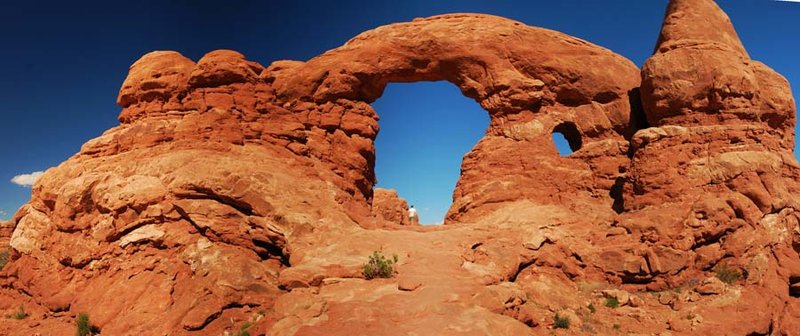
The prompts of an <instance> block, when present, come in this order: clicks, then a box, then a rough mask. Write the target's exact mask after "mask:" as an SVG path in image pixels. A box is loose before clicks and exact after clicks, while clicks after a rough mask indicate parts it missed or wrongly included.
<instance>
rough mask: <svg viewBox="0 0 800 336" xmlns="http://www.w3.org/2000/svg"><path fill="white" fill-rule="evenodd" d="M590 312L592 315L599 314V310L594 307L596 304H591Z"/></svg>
mask: <svg viewBox="0 0 800 336" xmlns="http://www.w3.org/2000/svg"><path fill="white" fill-rule="evenodd" d="M589 312H590V313H592V314H594V313H595V312H597V308H595V307H594V304H591V303H590V304H589Z"/></svg>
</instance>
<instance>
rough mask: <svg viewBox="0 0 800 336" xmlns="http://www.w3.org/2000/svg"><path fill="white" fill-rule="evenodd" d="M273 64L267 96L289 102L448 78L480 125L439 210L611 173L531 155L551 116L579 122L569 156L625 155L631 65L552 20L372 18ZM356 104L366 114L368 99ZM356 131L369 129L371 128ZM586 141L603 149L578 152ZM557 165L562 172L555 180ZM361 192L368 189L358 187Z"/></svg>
mask: <svg viewBox="0 0 800 336" xmlns="http://www.w3.org/2000/svg"><path fill="white" fill-rule="evenodd" d="M280 70H281V71H280V72H276V73H275V75H274V82H273V86H274V88H275V91H276V95H277V97H278V99H279V100H283V101H287V102H291V104H303V103H305V104H316V105H321V104H326V103H331V102H337V101H342V100H346V101H355V102H360V103H367V104H368V103H370V102H372V101H374V100H376V99H377V98H378V97H380V95H381V94H382V92H383V90H384V88H385V86H386V85H387V83H390V82H415V81H436V80H445V81H448V82H451V83H453V84H454V85H456V86H458V87H459V89H460V90H461V92H462V93H463V94H464V95H465V96H467V97H469V98H472V99H474V100H475V101H477V102H478V103H479V104H480V105H481V106H482V107H483V108H484V109H485V110H486V111H487V112H488V113H489V117H490V126H489V130H488V132H487V136H486V137H484V138H483V139H482V140H481V141H480V142H479V144H478V145H477V146H476V147H475V149H474V150H473V151H472V152H471V153H469V154H467V155H466V156H465V159H464V163H463V165H462V176H461V179H460V180H459V183H458V186H457V188H456V191H455V193H454V195H453V198H454V206H453V208H451V211H450V213H449V214H448V220H469V219H470V218H474V216H473V217H470V216H467V217H464V215H465V214H466V213H467V212H471V211H473V210H474V209H476V208H480V207H482V206H483V205H485V204H488V203H497V202H498V200H499V201H516V200H520V199H525V198H527V199H532V200H535V201H536V202H543V203H551V201H552V200H553V197H554V195H556V194H558V192H556V190H561V191H566V190H574V189H576V188H577V189H585V190H588V189H594V187H596V186H594V185H593V186H579V185H580V184H581V183H582V182H580V181H581V180H585V179H584V178H583V176H585V175H587V174H588V175H596V176H602V177H603V178H602V179H601V180H602V182H600V184H601V185H600V186H599V187H600V188H602V189H608V188H610V186H611V185H612V184H613V179H614V178H616V176H610V175H614V173H613V172H611V171H599V170H598V169H597V168H599V167H607V166H609V164H606V163H602V164H599V163H598V162H589V164H588V165H587V162H559V163H553V165H554V166H564V165H566V166H567V167H565V170H562V171H560V172H559V171H554V169H546V168H544V167H542V166H541V165H537V161H539V160H542V156H543V154H542V155H540V153H543V152H545V149H543V148H542V147H544V145H545V144H546V143H547V142H546V141H549V139H548V137H549V136H550V133H549V132H548V130H551V129H553V127H555V126H556V125H558V124H559V123H561V122H562V121H569V122H572V123H573V124H576V125H579V127H577V129H579V130H581V131H579V132H580V134H579V135H580V137H581V138H583V139H585V140H584V147H585V148H586V150H585V152H586V154H587V155H586V157H583V158H580V155H577V156H576V158H578V160H581V161H619V160H622V161H624V160H625V159H624V158H623V157H624V151H625V147H626V146H627V145H626V144H625V141H624V139H623V135H624V134H627V133H628V127H629V126H628V125H629V124H630V110H631V107H630V101H629V97H628V92H629V91H630V90H631V89H633V88H636V87H638V83H639V78H638V77H639V75H638V70H637V68H636V67H635V66H634V65H633V64H632V63H631V62H630V61H628V60H626V59H624V58H623V57H621V56H618V55H616V54H614V53H612V52H610V51H608V50H606V49H603V48H600V47H597V46H595V45H592V44H590V43H588V42H586V41H583V40H580V39H577V38H574V37H570V36H567V35H564V34H561V33H558V32H555V31H551V30H547V29H542V28H534V27H529V26H526V25H524V24H521V23H519V22H516V21H513V20H509V19H505V18H500V17H495V16H489V15H478V14H452V15H441V16H436V17H431V18H426V19H417V20H414V21H413V22H408V23H399V24H393V25H389V26H384V27H380V28H377V29H374V30H371V31H368V32H365V33H363V34H361V35H359V36H356V37H355V38H353V39H351V40H350V41H348V42H347V43H346V44H345V45H344V46H342V47H340V48H337V49H334V50H331V51H329V52H326V53H325V54H322V55H320V56H318V57H315V58H313V59H311V60H309V61H308V62H306V63H291V64H287V66H285V67H283V66H282V67H281V69H280ZM364 112H366V113H367V114H368V116H369V117H372V118H373V119H377V116H375V114H374V111H372V110H371V109H365V111H364ZM376 128H377V127H376ZM362 135H365V136H366V137H367V138H369V139H374V135H373V134H362ZM596 151H602V152H604V153H605V155H606V156H607V158H604V159H599V158H598V156H597V155H594V154H589V152H596ZM609 151H610V152H609ZM520 153H526V156H527V157H530V158H531V159H529V160H530V161H528V160H526V159H522V158H521V157H520V156H521V155H520ZM608 154H611V155H608ZM590 157H591V158H590ZM368 161H369V160H368ZM611 165H613V164H611ZM498 166H501V167H503V169H502V172H498V170H497V169H496V167H498ZM536 166H538V167H536ZM490 167H492V168H491V169H490ZM365 168H367V169H366V170H365V171H364V173H363V175H364V180H366V181H367V183H366V184H369V182H372V181H374V177H373V175H372V172H371V171H370V169H371V168H372V167H365ZM603 169H605V168H603ZM490 170H491V173H490V172H489V171H490ZM565 172H566V175H572V176H568V177H567V178H566V179H564V177H565V176H564V175H565ZM487 176H492V179H491V180H487V178H486V177H487ZM526 176H527V177H526ZM609 178H610V179H609ZM564 181H566V182H564ZM564 183H566V184H567V185H564ZM361 191H362V192H363V193H364V194H365V195H366V198H369V191H368V190H363V189H362V190H361ZM587 196H590V195H587ZM556 197H557V195H556ZM558 202H561V200H560V199H559V200H558ZM484 212H485V211H478V213H481V214H482V213H484Z"/></svg>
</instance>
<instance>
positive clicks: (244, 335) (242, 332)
mask: <svg viewBox="0 0 800 336" xmlns="http://www.w3.org/2000/svg"><path fill="white" fill-rule="evenodd" d="M252 326H253V324H252V323H250V322H245V323H244V324H242V326H241V327H240V328H239V332H237V333H235V334H233V336H250V331H249V330H250V327H252Z"/></svg>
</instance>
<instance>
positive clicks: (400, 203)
mask: <svg viewBox="0 0 800 336" xmlns="http://www.w3.org/2000/svg"><path fill="white" fill-rule="evenodd" d="M372 215H373V216H375V217H377V218H378V219H383V220H385V221H386V222H388V223H390V224H389V225H392V224H394V225H411V224H412V223H410V222H409V219H408V202H406V200H404V199H403V198H402V197H400V196H399V195H397V191H396V190H394V189H383V188H375V190H374V192H373V194H372ZM413 224H414V225H417V224H419V223H413Z"/></svg>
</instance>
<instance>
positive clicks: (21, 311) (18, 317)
mask: <svg viewBox="0 0 800 336" xmlns="http://www.w3.org/2000/svg"><path fill="white" fill-rule="evenodd" d="M26 317H28V313H26V312H25V307H23V306H19V310H17V311H16V312H14V315H11V318H13V319H15V320H24V319H25V318H26Z"/></svg>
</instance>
